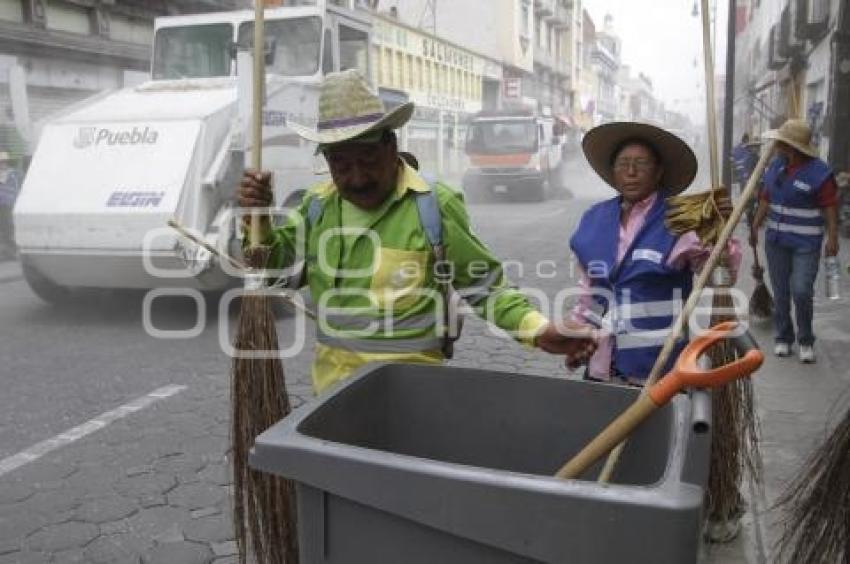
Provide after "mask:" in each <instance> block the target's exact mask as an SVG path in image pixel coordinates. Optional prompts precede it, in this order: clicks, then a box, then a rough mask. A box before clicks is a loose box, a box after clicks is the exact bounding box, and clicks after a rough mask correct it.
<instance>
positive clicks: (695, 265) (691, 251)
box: [667, 231, 742, 280]
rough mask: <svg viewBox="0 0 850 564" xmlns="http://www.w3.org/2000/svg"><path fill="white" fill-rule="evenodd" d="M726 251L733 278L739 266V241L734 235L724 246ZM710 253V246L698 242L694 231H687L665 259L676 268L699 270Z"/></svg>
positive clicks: (735, 276)
mask: <svg viewBox="0 0 850 564" xmlns="http://www.w3.org/2000/svg"><path fill="white" fill-rule="evenodd" d="M726 251H727V252H728V253H729V263H730V264H729V268H730V270H731V271H732V272H731V274H732V279H733V280H735V279H736V278H737V273H738V268H739V267H740V266H741V254H742V253H741V243H740V242H739V241H738V240H737V239H735V238H734V237H733V238H731V239H730V240H729V243H728V244H727V246H726ZM710 254H711V247H709V246H705V245H703V244H702V243H700V240H699V237H697V234H696V232H695V231H688V232H687V233H685V234H683V235H682V236H680V237H679V240H678V241H676V244H675V245H674V246H673V250H672V251H671V252H670V258H669V259H667V264H668V265H669V266H670V267H672V268H675V269H677V270H684V269H685V268H687V269H689V270H691V271H693V272H699V271H700V269H701V268H702V266H703V265H704V264H705V261H706V260H708V255H710Z"/></svg>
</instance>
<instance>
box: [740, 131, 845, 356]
mask: <svg viewBox="0 0 850 564" xmlns="http://www.w3.org/2000/svg"><path fill="white" fill-rule="evenodd" d="M764 137H766V138H768V139H776V140H777V144H776V153H777V154H776V157H775V158H774V159H773V161H771V163H770V165H768V167H767V170H766V171H765V173H764V186H763V187H762V191H761V196H760V198H759V207H758V211H757V212H756V216H755V219H754V220H753V226H752V230H751V232H750V242H751V243H752V244H753V246H755V245H757V244H758V230H759V228H760V227H761V225H762V224H763V223H764V222H765V219H767V231H766V233H765V245H764V251H765V255H766V256H767V266H768V272H769V274H770V283H771V286H772V287H773V295H774V301H775V303H774V311H773V324H774V330H775V331H776V348H775V349H774V352H775V353H776V355H777V356H782V357H785V356H789V355H790V354H791V347H792V346H793V344H794V340H795V333H794V325H793V323H792V322H791V300H792V299H793V301H794V310H795V314H796V318H797V332H796V341H797V343H798V344H799V355H800V361H801V362H805V363H812V362H814V361H815V351H814V343H815V335H814V332H813V331H812V317H813V315H814V311H813V301H814V300H813V298H814V284H815V278H816V277H817V274H818V264H819V261H820V256H821V247H823V248H824V251H823V254H824V255H825V256H828V257H829V256H835V255H837V254H838V188H837V186H836V183H835V178H834V176H833V173H832V169H830V168H829V165H827V164H826V163H825V162H823V161H822V160H820V159H819V158H818V157H817V155H818V150H817V148H816V147H814V146H813V145H812V143H811V137H812V132H811V129H810V128H809V125H808V124H807V123H806V122H805V121H804V120H799V119H793V120H788V121H786V122H785V123H784V124H783V125H782V127H780V128H779V129H778V130H775V131H769V132H768V133H766V134H765V135H764ZM824 234H826V245H824Z"/></svg>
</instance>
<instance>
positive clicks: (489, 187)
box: [463, 108, 564, 201]
mask: <svg viewBox="0 0 850 564" xmlns="http://www.w3.org/2000/svg"><path fill="white" fill-rule="evenodd" d="M557 130H558V128H557V127H556V125H555V119H554V118H552V117H547V116H540V115H537V114H535V113H534V112H533V111H531V110H527V109H524V108H513V109H512V108H509V109H504V110H491V111H484V112H480V113H478V114H476V115H475V116H473V118H472V120H471V121H470V124H469V129H468V130H467V137H466V154H467V155H468V156H469V168H468V169H467V171H466V173H465V174H464V177H463V189H464V192H465V194H466V196H467V198H468V199H469V200H470V201H481V200H483V199H486V198H487V196H489V195H499V194H504V195H507V196H511V197H512V199H520V200H531V201H540V200H543V199H544V198H545V196H546V191H547V190H548V189H551V188H555V187H560V176H559V174H558V172H559V171H558V167H559V166H560V163H561V159H562V154H563V143H564V139H563V137H562V136H559V135H556V132H557Z"/></svg>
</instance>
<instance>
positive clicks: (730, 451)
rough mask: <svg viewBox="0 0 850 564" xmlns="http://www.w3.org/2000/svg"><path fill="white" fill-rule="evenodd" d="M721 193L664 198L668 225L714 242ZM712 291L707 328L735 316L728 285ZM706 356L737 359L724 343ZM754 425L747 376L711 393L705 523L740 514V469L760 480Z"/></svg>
mask: <svg viewBox="0 0 850 564" xmlns="http://www.w3.org/2000/svg"><path fill="white" fill-rule="evenodd" d="M726 195H727V191H726V190H725V189H724V188H720V189H714V190H709V191H706V192H701V193H698V194H691V195H687V196H676V197H673V198H669V199H668V203H669V211H668V213H667V217H666V218H665V224H666V225H667V228H668V229H669V230H670V231H671V232H672V233H674V234H675V235H683V234H685V233H687V232H689V231H694V232H696V234H697V236H698V237H699V240H700V242H701V243H702V244H703V245H714V244H715V243H716V242H717V240H718V238H719V235H720V233H721V231H722V230H723V226H724V222H725V218H724V217H723V216H722V215H721V214H720V212H719V210H718V206H717V205H716V200H717V198H719V197H721V196H726ZM723 267H725V265H723V266H721V268H723ZM714 290H715V293H714V297H713V300H712V310H713V313H712V316H711V326H712V327H713V326H715V325H716V324H717V323H720V322H723V321H734V320H737V317H736V316H735V314H734V313H733V312H734V301H733V299H732V296H731V295H730V293H729V291H728V288H726V287H722V286H719V287H715V288H714ZM765 290H766V288H765ZM768 297H769V294H768ZM708 356H709V359H710V361H711V365H712V366H715V367H716V366H723V365H726V364H729V363H730V362H732V361H734V360H735V359H736V358H737V354H736V352H735V350H734V348H733V347H731V346H730V345H729V343H727V342H721V343H718V344H717V345H715V346H714V347H713V348H712V350H710V351H709V353H708ZM758 426H759V424H758V418H757V415H756V411H755V404H754V393H753V386H752V381H751V380H750V379H749V378H744V379H740V380H735V381H733V382H730V383H729V384H726V385H725V386H723V387H721V388H718V389H715V390H714V391H713V395H712V436H711V459H710V467H709V478H708V486H707V488H706V505H707V508H706V516H707V518H708V519H709V520H710V521H715V522H721V523H722V522H730V521H734V520H736V519H738V517H740V515H741V512H742V509H743V508H742V503H743V500H742V498H741V493H740V484H741V480H742V478H743V475H744V473H745V472H748V473H749V474H750V476H752V478H753V479H754V480H755V481H757V482H760V481H761V477H762V461H761V454H760V452H759V438H758V437H759V429H758Z"/></svg>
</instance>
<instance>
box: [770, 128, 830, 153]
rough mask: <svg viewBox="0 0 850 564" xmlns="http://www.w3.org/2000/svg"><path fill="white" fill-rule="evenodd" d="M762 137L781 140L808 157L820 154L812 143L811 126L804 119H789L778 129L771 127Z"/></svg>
mask: <svg viewBox="0 0 850 564" xmlns="http://www.w3.org/2000/svg"><path fill="white" fill-rule="evenodd" d="M762 137H764V138H765V139H776V140H777V141H781V142H783V143H785V144H786V145H790V146H791V147H794V148H795V149H797V150H798V151H800V152H801V153H803V154H804V155H808V156H810V157H818V156H820V151H818V148H817V147H815V146H814V145H812V128H811V127H809V124H808V122H807V121H806V120H804V119H789V120H788V121H786V122H785V123H783V124H782V126H781V127H780V128H779V129H771V130H770V131H768V132H766V133H765V134H764V135H762Z"/></svg>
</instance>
